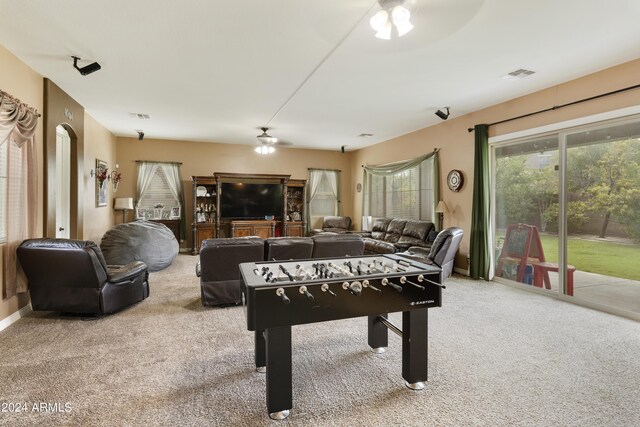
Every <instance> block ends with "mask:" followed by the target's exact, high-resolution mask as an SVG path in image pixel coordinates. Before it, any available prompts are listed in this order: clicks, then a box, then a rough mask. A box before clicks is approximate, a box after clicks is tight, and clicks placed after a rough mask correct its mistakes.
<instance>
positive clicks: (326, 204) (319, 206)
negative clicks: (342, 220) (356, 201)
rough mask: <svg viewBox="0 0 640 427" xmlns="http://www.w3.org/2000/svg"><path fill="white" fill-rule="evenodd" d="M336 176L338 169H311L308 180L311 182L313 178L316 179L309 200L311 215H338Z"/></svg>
mask: <svg viewBox="0 0 640 427" xmlns="http://www.w3.org/2000/svg"><path fill="white" fill-rule="evenodd" d="M338 177H339V175H338V171H329V170H313V171H311V174H310V180H309V181H310V182H312V181H314V180H315V179H318V185H317V187H316V188H315V191H314V192H313V194H312V195H311V198H310V202H309V210H310V215H311V216H316V217H320V216H332V215H338V194H337V191H338V190H337V189H338V182H339V181H338ZM334 186H335V187H334ZM312 191H313V188H312Z"/></svg>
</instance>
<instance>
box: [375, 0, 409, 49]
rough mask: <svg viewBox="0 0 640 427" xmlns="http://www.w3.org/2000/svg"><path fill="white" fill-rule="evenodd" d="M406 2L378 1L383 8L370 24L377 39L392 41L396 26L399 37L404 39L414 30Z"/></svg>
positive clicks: (399, 0)
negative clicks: (405, 5) (392, 33)
mask: <svg viewBox="0 0 640 427" xmlns="http://www.w3.org/2000/svg"><path fill="white" fill-rule="evenodd" d="M404 3H405V0H378V4H379V5H380V7H381V8H382V10H379V11H378V13H376V14H375V15H373V17H372V18H371V20H369V24H370V25H371V28H373V29H374V30H375V31H376V37H377V38H379V39H383V40H391V32H392V30H393V28H394V26H395V29H396V32H397V34H398V37H402V36H404V35H405V34H407V33H408V32H409V31H411V30H412V29H413V24H411V12H409V9H407V8H406V7H404V6H403V5H404Z"/></svg>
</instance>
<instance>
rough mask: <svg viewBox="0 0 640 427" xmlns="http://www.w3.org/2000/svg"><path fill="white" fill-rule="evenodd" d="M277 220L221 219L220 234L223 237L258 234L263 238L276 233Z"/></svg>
mask: <svg viewBox="0 0 640 427" xmlns="http://www.w3.org/2000/svg"><path fill="white" fill-rule="evenodd" d="M277 224H278V222H277V221H269V220H264V221H262V220H256V221H243V220H238V221H223V222H222V227H221V231H220V234H221V235H224V236H225V237H227V236H228V237H246V236H258V237H262V238H263V239H267V238H269V237H274V236H275V235H276V226H277Z"/></svg>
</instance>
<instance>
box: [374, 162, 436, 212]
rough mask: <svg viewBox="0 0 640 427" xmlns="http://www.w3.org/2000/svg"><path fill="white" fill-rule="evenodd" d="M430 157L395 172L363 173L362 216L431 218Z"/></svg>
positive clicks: (431, 163) (431, 169)
mask: <svg viewBox="0 0 640 427" xmlns="http://www.w3.org/2000/svg"><path fill="white" fill-rule="evenodd" d="M432 175H433V159H427V160H425V161H423V162H422V163H420V164H419V165H417V166H415V167H412V168H409V169H405V170H403V171H401V172H397V173H395V174H390V175H385V176H380V175H373V174H369V173H367V174H365V177H366V178H365V179H367V182H366V187H367V190H366V194H365V199H366V201H365V206H364V208H365V215H367V216H374V217H382V218H403V219H414V220H426V221H433V211H434V204H435V202H434V192H433V178H432Z"/></svg>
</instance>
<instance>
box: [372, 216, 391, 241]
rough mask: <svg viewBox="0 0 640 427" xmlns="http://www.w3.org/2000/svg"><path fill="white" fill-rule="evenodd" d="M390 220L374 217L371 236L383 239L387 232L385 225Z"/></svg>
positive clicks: (386, 225)
mask: <svg viewBox="0 0 640 427" xmlns="http://www.w3.org/2000/svg"><path fill="white" fill-rule="evenodd" d="M390 222H391V219H390V218H376V220H375V221H374V223H373V226H372V227H371V237H372V238H373V239H378V240H384V236H385V235H386V234H387V227H389V223H390Z"/></svg>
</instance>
